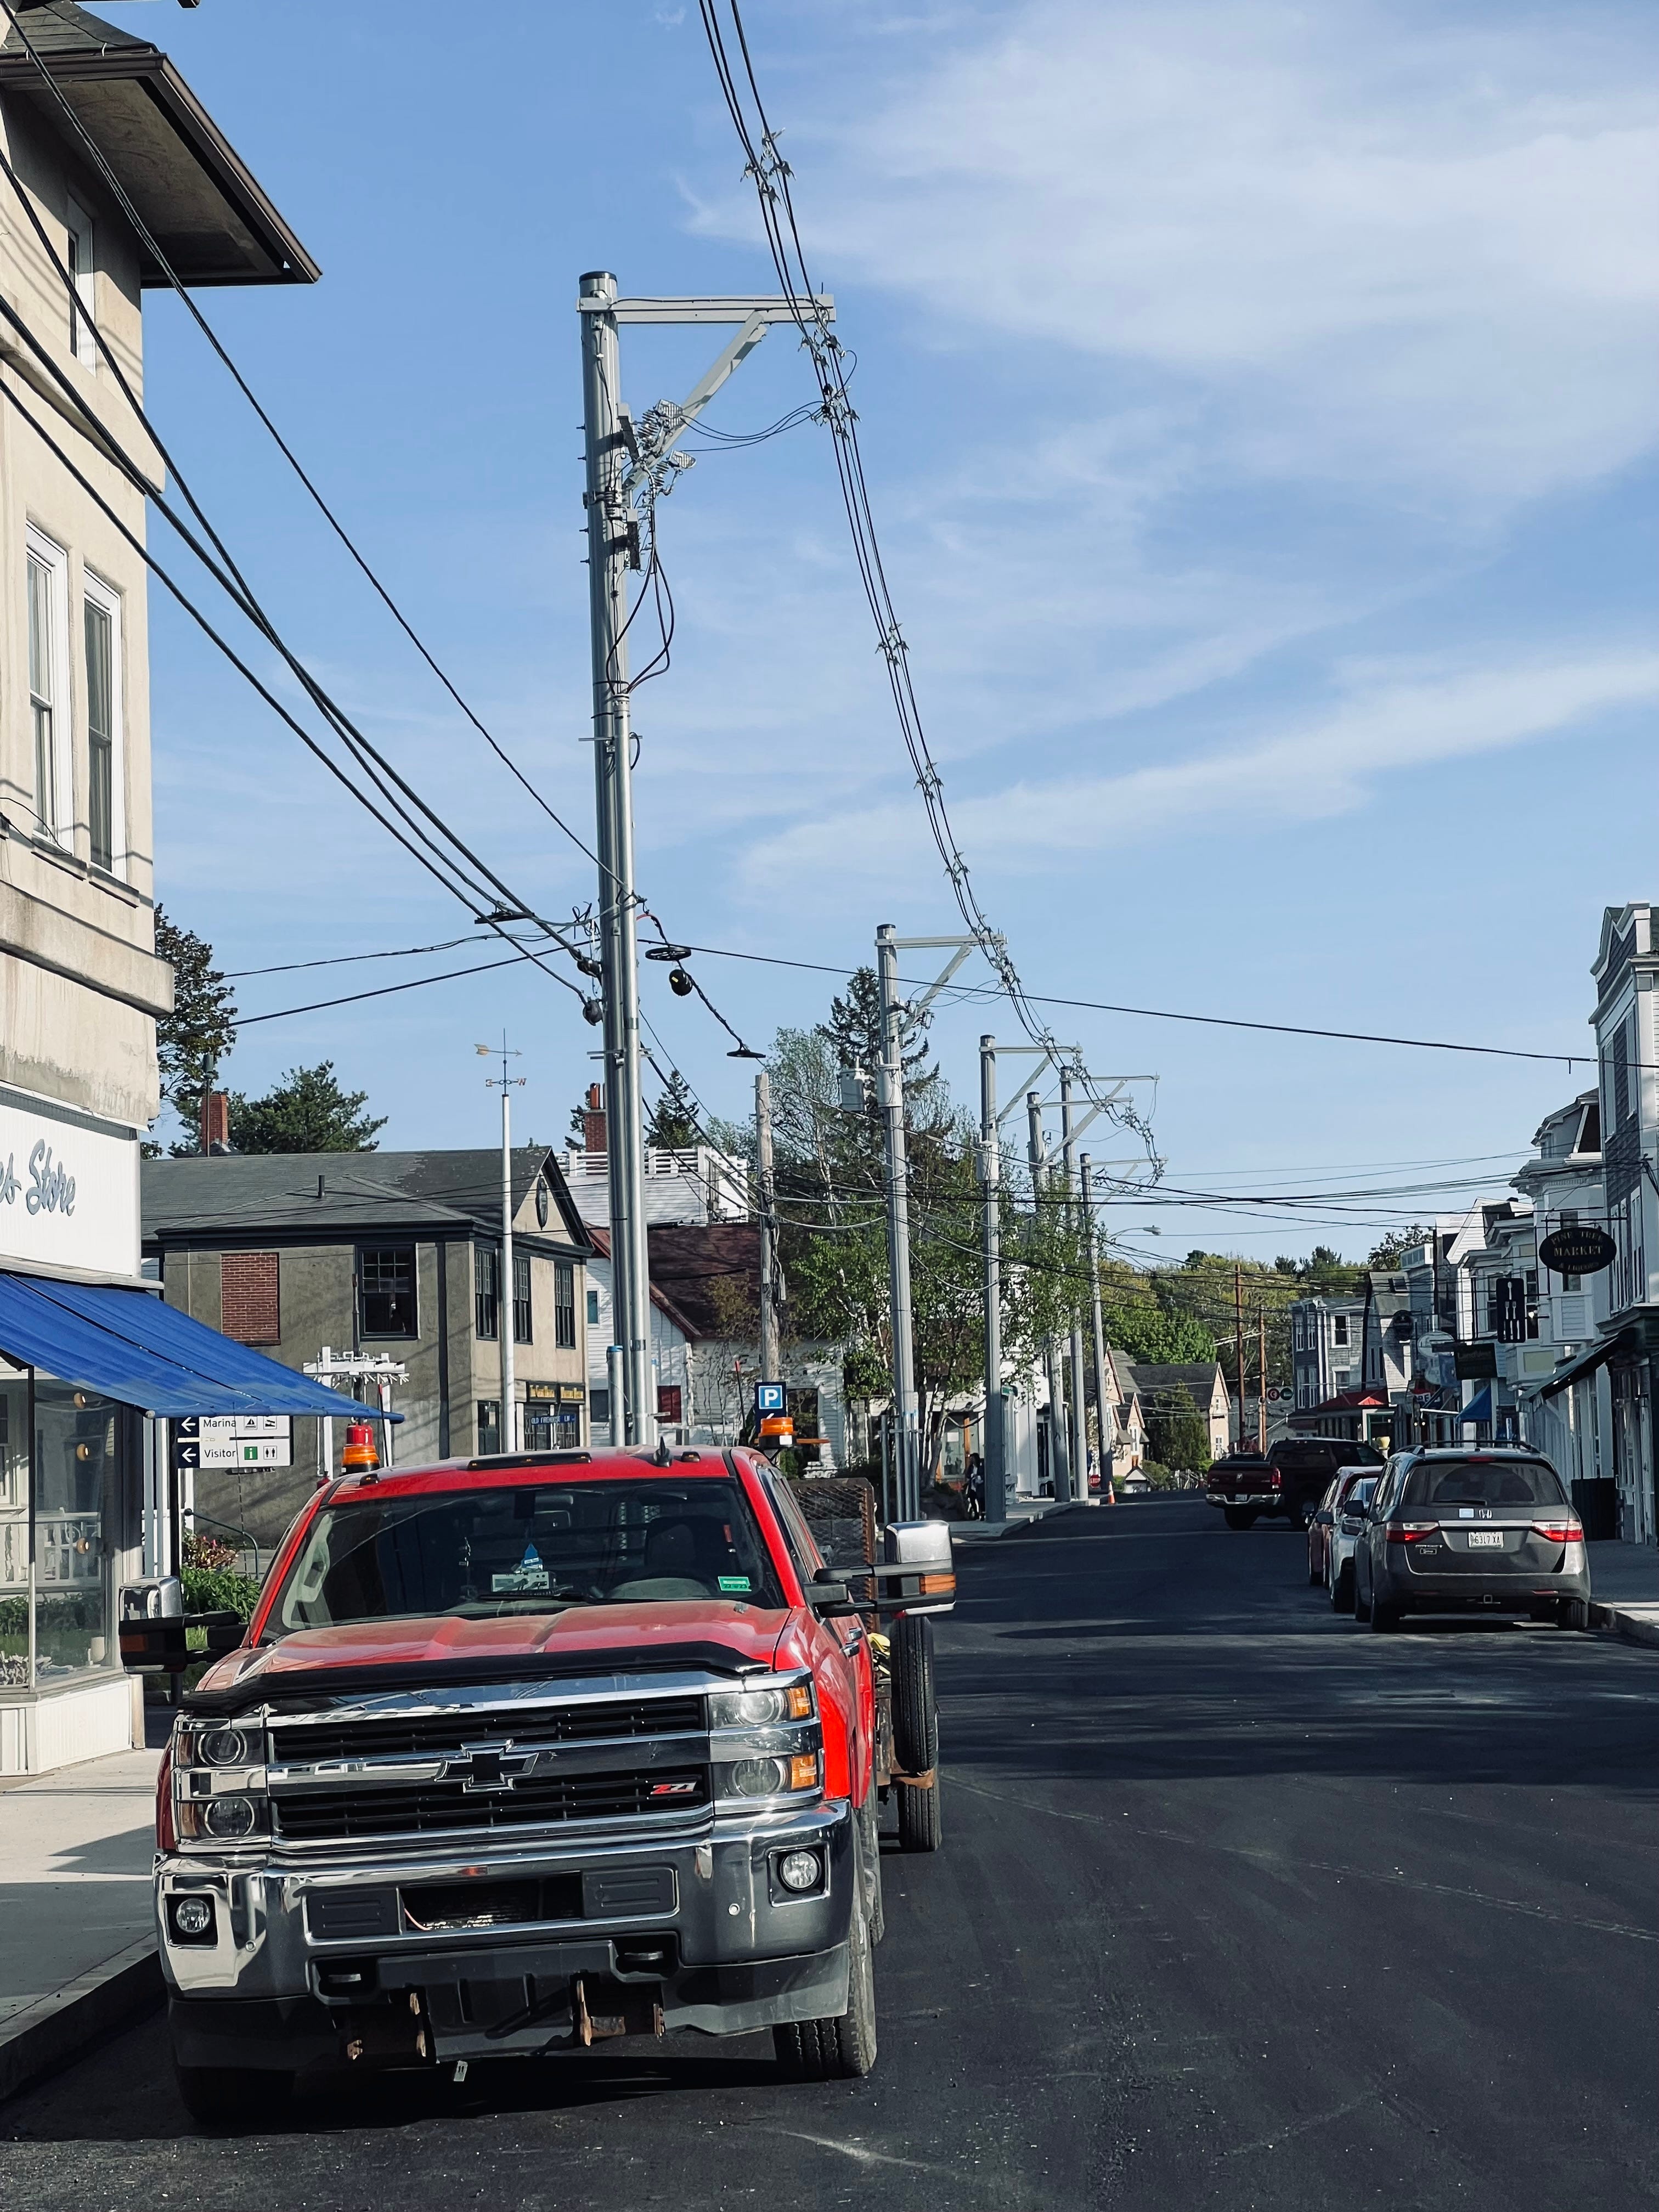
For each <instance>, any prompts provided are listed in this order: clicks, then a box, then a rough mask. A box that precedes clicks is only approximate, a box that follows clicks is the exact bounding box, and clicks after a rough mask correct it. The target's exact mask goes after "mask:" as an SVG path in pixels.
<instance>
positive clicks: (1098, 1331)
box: [1080, 1152, 1112, 1504]
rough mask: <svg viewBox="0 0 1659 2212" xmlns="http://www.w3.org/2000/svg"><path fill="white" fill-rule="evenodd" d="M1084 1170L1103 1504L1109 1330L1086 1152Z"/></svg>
mask: <svg viewBox="0 0 1659 2212" xmlns="http://www.w3.org/2000/svg"><path fill="white" fill-rule="evenodd" d="M1080 1165H1081V1167H1082V1170H1083V1231H1084V1235H1085V1237H1086V1238H1087V1239H1088V1244H1089V1321H1090V1326H1091V1332H1092V1334H1093V1339H1094V1342H1093V1351H1094V1355H1095V1404H1096V1406H1097V1408H1098V1412H1097V1416H1096V1419H1097V1425H1098V1428H1099V1432H1100V1496H1101V1502H1102V1503H1103V1504H1104V1503H1105V1500H1106V1498H1107V1496H1108V1494H1109V1492H1110V1489H1111V1484H1112V1476H1111V1462H1110V1460H1109V1444H1108V1441H1107V1435H1108V1431H1107V1419H1106V1407H1107V1403H1108V1401H1107V1396H1106V1330H1105V1327H1104V1324H1103V1322H1102V1320H1101V1314H1100V1230H1099V1225H1098V1224H1097V1221H1096V1219H1095V1186H1094V1178H1093V1176H1091V1174H1090V1171H1089V1155H1088V1154H1087V1152H1085V1154H1084V1155H1083V1158H1082V1160H1081V1162H1080Z"/></svg>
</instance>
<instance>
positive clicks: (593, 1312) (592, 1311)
mask: <svg viewBox="0 0 1659 2212" xmlns="http://www.w3.org/2000/svg"><path fill="white" fill-rule="evenodd" d="M587 1326H588V1327H589V1328H598V1327H599V1292H598V1291H589V1292H588V1294H587Z"/></svg>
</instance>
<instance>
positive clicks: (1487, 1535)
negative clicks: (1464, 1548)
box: [1469, 1528, 1504, 1552]
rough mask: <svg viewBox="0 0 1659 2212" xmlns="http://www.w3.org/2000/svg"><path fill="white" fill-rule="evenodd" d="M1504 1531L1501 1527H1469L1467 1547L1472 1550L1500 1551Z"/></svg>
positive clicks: (1502, 1546)
mask: <svg viewBox="0 0 1659 2212" xmlns="http://www.w3.org/2000/svg"><path fill="white" fill-rule="evenodd" d="M1503 1548H1504V1532H1503V1530H1502V1529H1501V1528H1471V1529H1470V1531H1469V1549H1470V1550H1471V1551H1472V1552H1501V1551H1502V1550H1503Z"/></svg>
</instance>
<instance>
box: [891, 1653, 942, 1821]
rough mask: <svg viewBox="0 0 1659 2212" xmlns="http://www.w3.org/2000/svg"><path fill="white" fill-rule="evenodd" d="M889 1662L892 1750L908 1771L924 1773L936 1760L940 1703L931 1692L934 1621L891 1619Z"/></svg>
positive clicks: (904, 1769)
mask: <svg viewBox="0 0 1659 2212" xmlns="http://www.w3.org/2000/svg"><path fill="white" fill-rule="evenodd" d="M889 1664H890V1668H891V1669H892V1679H893V1749H894V1751H895V1752H896V1754H897V1757H898V1763H899V1765H900V1766H901V1767H902V1769H903V1771H905V1772H906V1773H907V1774H926V1773H927V1771H928V1769H929V1768H930V1767H933V1766H934V1765H937V1764H938V1762H939V1706H938V1705H937V1703H936V1701H935V1699H934V1695H933V1622H932V1621H931V1620H927V1618H926V1616H925V1615H924V1616H922V1617H921V1618H918V1617H917V1615H915V1613H901V1615H900V1616H899V1618H898V1620H896V1621H895V1622H894V1624H893V1641H892V1647H891V1650H890V1655H889ZM905 1794H906V1795H907V1796H908V1795H909V1794H910V1793H908V1791H907V1792H906V1793H905Z"/></svg>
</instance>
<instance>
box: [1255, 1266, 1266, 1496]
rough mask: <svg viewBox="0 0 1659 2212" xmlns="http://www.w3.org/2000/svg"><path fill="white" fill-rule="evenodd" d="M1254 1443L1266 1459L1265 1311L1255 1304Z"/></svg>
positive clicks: (1262, 1307) (1260, 1305) (1263, 1306)
mask: <svg viewBox="0 0 1659 2212" xmlns="http://www.w3.org/2000/svg"><path fill="white" fill-rule="evenodd" d="M1255 1442H1256V1449H1257V1450H1258V1451H1259V1452H1261V1455H1262V1456H1263V1458H1266V1456H1267V1307H1266V1306H1265V1305H1263V1304H1261V1303H1260V1301H1258V1302H1257V1304H1256V1309H1255Z"/></svg>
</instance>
